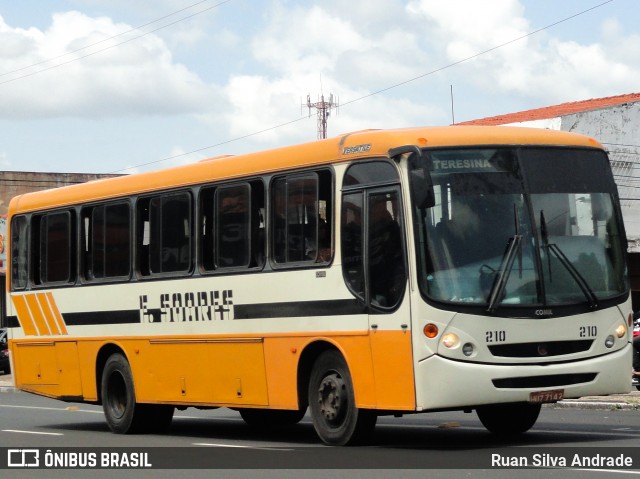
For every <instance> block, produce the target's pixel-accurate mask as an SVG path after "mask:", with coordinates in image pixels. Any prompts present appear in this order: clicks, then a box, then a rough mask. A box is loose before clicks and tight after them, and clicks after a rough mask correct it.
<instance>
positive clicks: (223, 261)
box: [198, 180, 265, 271]
mask: <svg viewBox="0 0 640 479" xmlns="http://www.w3.org/2000/svg"><path fill="white" fill-rule="evenodd" d="M199 201H200V209H199V211H200V218H199V226H198V230H199V235H200V238H199V239H200V241H199V244H200V260H199V261H200V267H201V268H202V269H203V270H204V271H214V270H216V269H218V268H261V267H262V266H263V265H264V258H265V255H264V248H265V234H264V230H265V222H264V185H263V183H262V180H254V181H250V182H249V183H239V184H232V185H221V186H218V187H207V188H203V189H202V190H201V191H200V195H199Z"/></svg>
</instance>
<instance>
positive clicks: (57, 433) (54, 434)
mask: <svg viewBox="0 0 640 479" xmlns="http://www.w3.org/2000/svg"><path fill="white" fill-rule="evenodd" d="M2 432H17V433H20V434H40V435H42V436H64V434H63V433H61V432H38V431H20V430H19V429H3V430H2Z"/></svg>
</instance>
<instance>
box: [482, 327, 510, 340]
mask: <svg viewBox="0 0 640 479" xmlns="http://www.w3.org/2000/svg"><path fill="white" fill-rule="evenodd" d="M506 340H507V332H506V331H502V330H501V331H487V332H486V333H485V341H486V342H487V343H503V342H505V341H506Z"/></svg>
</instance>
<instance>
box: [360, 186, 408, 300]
mask: <svg viewBox="0 0 640 479" xmlns="http://www.w3.org/2000/svg"><path fill="white" fill-rule="evenodd" d="M389 207H391V210H389ZM397 210H398V208H397V202H395V200H394V202H393V203H392V202H391V201H390V200H389V199H388V198H387V197H386V195H385V196H378V197H372V199H371V211H370V214H369V218H370V225H369V277H370V281H371V285H370V291H371V303H372V304H373V305H374V306H381V307H388V308H392V307H394V306H395V305H396V304H397V303H398V301H399V300H400V297H401V295H402V292H403V291H404V286H405V282H406V278H405V267H404V257H403V254H402V235H401V231H400V225H399V224H398V222H397V221H396V220H395V219H394V218H393V216H392V215H391V211H397Z"/></svg>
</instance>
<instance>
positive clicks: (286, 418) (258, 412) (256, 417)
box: [238, 409, 307, 429]
mask: <svg viewBox="0 0 640 479" xmlns="http://www.w3.org/2000/svg"><path fill="white" fill-rule="evenodd" d="M238 411H239V412H240V416H242V419H243V420H244V422H246V423H247V424H248V425H249V426H251V427H253V428H256V429H272V428H278V427H285V426H293V425H294V424H298V423H299V422H300V421H301V420H302V418H303V417H304V415H305V413H306V412H307V411H306V409H303V410H293V411H292V410H283V409H239V410H238Z"/></svg>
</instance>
